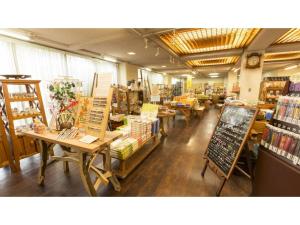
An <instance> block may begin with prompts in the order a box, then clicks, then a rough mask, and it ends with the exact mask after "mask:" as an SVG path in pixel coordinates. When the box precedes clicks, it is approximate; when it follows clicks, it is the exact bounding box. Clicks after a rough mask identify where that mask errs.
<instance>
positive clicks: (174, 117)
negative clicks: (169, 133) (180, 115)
mask: <svg viewBox="0 0 300 225" xmlns="http://www.w3.org/2000/svg"><path fill="white" fill-rule="evenodd" d="M175 120H176V115H174V116H173V127H174V128H175Z"/></svg>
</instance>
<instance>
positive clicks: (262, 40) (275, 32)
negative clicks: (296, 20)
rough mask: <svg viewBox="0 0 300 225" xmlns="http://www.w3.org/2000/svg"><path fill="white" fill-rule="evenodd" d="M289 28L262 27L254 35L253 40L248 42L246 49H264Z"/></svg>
mask: <svg viewBox="0 0 300 225" xmlns="http://www.w3.org/2000/svg"><path fill="white" fill-rule="evenodd" d="M289 30H290V29H289V28H264V29H261V31H260V32H259V33H258V34H257V35H256V37H255V38H254V40H253V41H252V42H251V43H250V44H249V46H248V47H247V49H246V51H259V50H265V49H266V48H268V47H269V46H270V45H271V44H272V43H274V42H275V41H276V40H277V39H278V38H280V37H281V36H282V35H283V34H285V33H286V32H288V31H289Z"/></svg>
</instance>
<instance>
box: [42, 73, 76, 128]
mask: <svg viewBox="0 0 300 225" xmlns="http://www.w3.org/2000/svg"><path fill="white" fill-rule="evenodd" d="M81 88H82V83H81V82H80V81H78V80H75V79H70V78H64V79H56V80H54V81H52V82H50V83H49V85H48V90H49V93H50V99H51V102H50V112H51V114H52V116H53V117H54V118H52V120H51V122H50V124H51V123H55V124H56V129H57V130H61V129H63V127H62V125H63V124H68V126H70V123H71V124H72V125H73V124H74V120H75V109H76V105H77V104H78V102H77V97H78V95H80V93H81ZM67 114H69V116H66V115H67ZM65 118H68V121H65Z"/></svg>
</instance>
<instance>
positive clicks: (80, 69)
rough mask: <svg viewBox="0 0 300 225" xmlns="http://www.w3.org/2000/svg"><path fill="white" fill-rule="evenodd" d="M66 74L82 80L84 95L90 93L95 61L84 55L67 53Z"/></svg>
mask: <svg viewBox="0 0 300 225" xmlns="http://www.w3.org/2000/svg"><path fill="white" fill-rule="evenodd" d="M67 66H68V75H69V76H72V77H73V78H76V79H79V80H81V81H82V85H83V92H84V95H90V94H91V89H92V82H93V77H94V73H95V72H96V66H95V63H94V62H93V61H92V60H88V59H86V58H84V57H79V56H75V55H67Z"/></svg>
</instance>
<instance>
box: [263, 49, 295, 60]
mask: <svg viewBox="0 0 300 225" xmlns="http://www.w3.org/2000/svg"><path fill="white" fill-rule="evenodd" d="M292 59H300V51H294V52H278V53H266V54H265V59H264V61H265V62H271V61H282V60H292Z"/></svg>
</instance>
